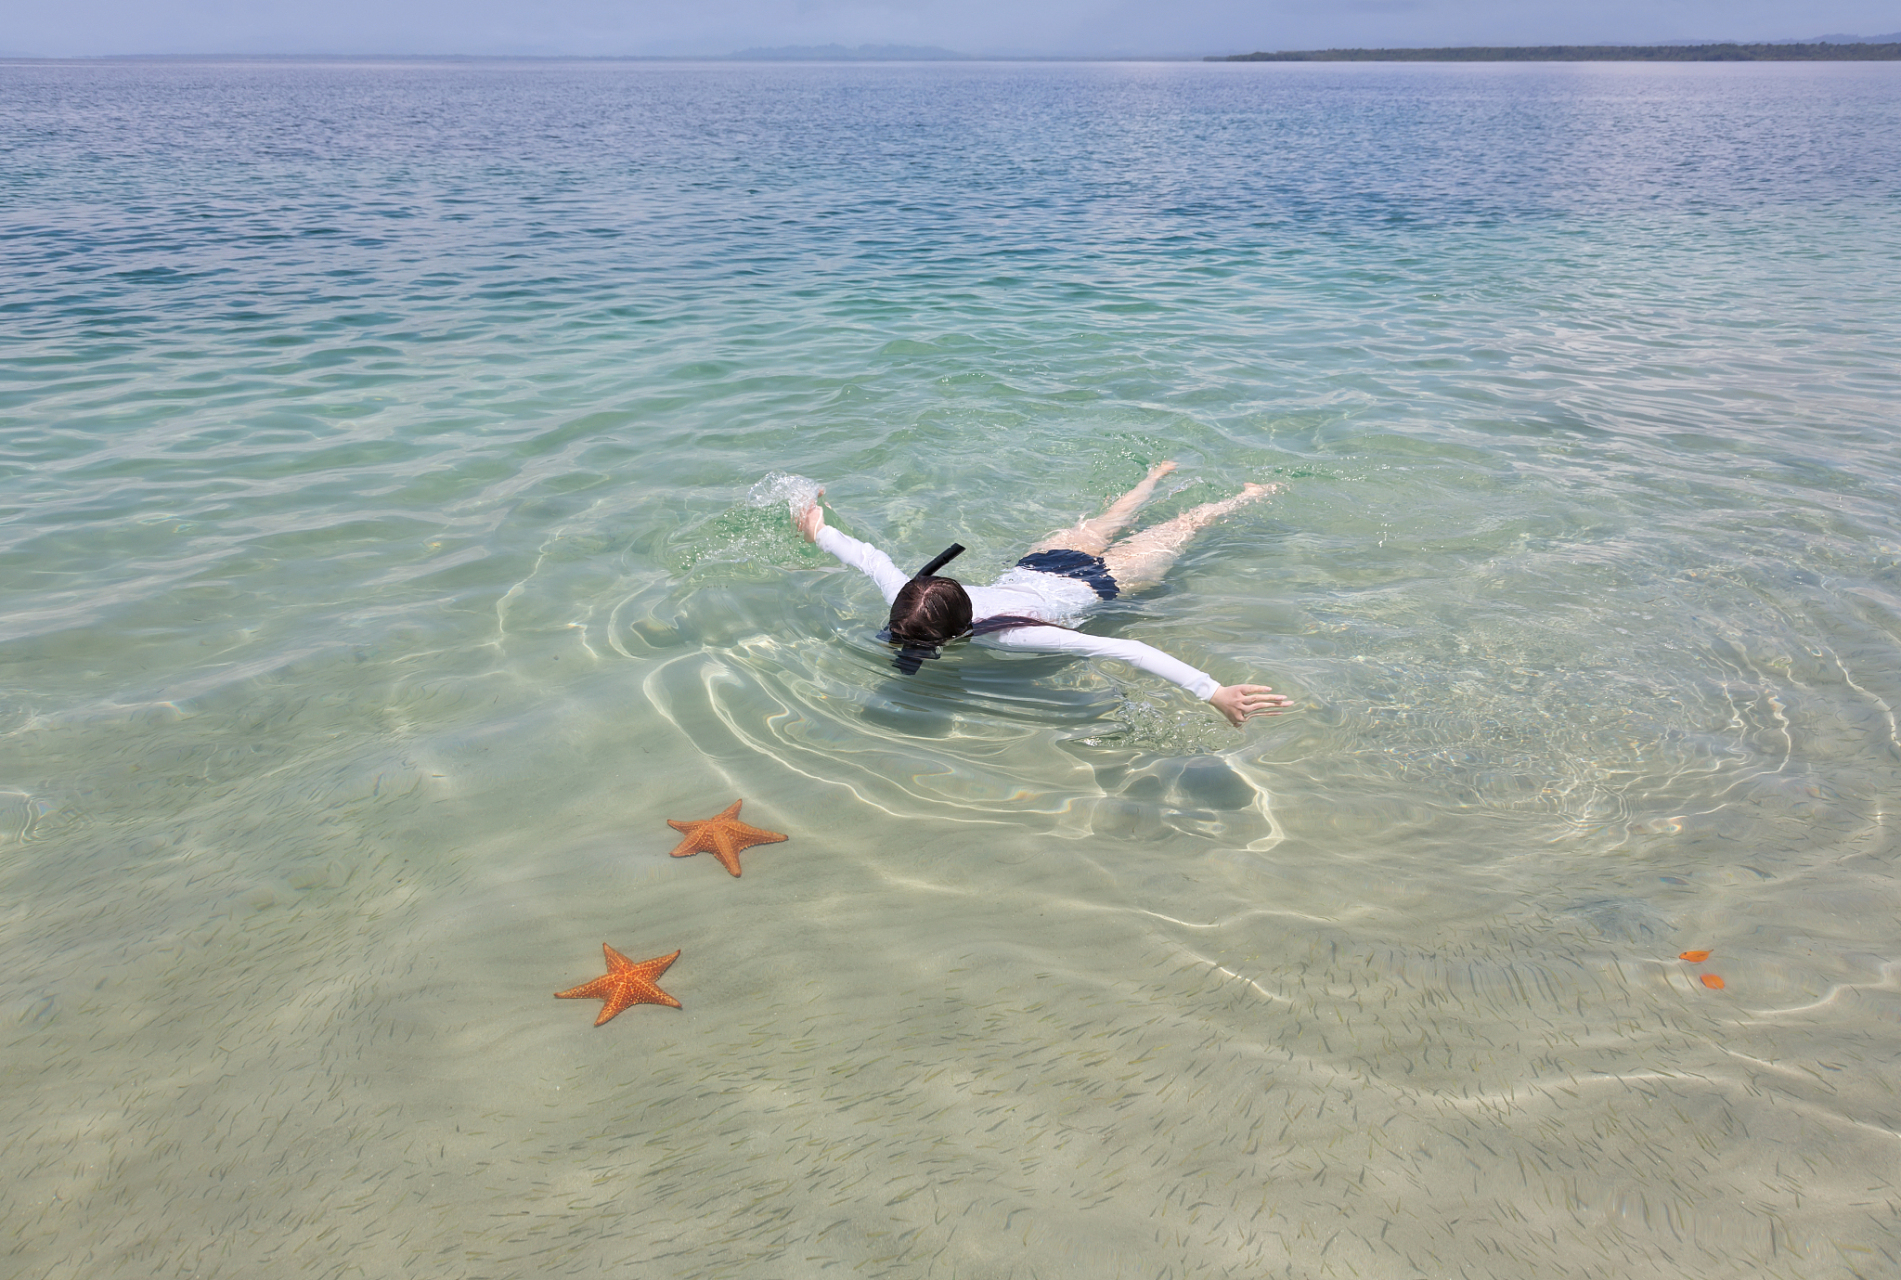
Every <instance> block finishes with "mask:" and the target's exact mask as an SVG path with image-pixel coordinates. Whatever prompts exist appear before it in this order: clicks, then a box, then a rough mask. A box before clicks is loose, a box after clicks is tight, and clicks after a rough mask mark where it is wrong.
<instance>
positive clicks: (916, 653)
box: [878, 542, 964, 676]
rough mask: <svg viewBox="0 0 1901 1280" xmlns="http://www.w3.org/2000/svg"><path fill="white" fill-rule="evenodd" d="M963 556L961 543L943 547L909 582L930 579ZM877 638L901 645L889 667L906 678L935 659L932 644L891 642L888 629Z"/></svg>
mask: <svg viewBox="0 0 1901 1280" xmlns="http://www.w3.org/2000/svg"><path fill="white" fill-rule="evenodd" d="M963 554H964V544H963V543H961V542H953V543H951V544H950V545H949V546H948V547H945V548H944V549H943V550H942V551H940V552H939V553H938V554H937V555H936V556H935V557H934V558H933V559H932V560H931V562H930V563H929V564H927V565H925V566H924V567H923V568H922V569H919V570H918V571H917V572H916V573H914V574H912V575H911V581H913V582H916V581H917V580H918V579H919V578H928V577H930V576H931V575H932V574H934V573H936V572H937V571H938V570H939V569H942V568H943V567H944V566H945V565H947V564H949V563H950V562H951V561H953V560H955V559H956V558H957V557H958V556H961V555H963ZM878 638H879V639H880V640H882V641H884V642H885V643H886V644H896V645H902V647H901V648H900V649H899V650H898V655H897V657H895V658H893V659H891V665H892V666H894V667H896V668H897V669H898V670H899V671H901V672H903V673H904V674H905V675H907V676H914V675H916V674H917V672H918V668H919V667H921V666H923V665H924V660H925V659H926V658H932V659H935V658H936V657H937V656H938V652H937V646H936V645H934V644H905V643H904V642H903V641H900V640H893V639H892V638H891V629H890V628H889V627H887V628H885V629H884V630H883V631H880V632H879V633H878Z"/></svg>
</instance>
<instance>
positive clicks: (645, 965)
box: [554, 942, 680, 1027]
mask: <svg viewBox="0 0 1901 1280" xmlns="http://www.w3.org/2000/svg"><path fill="white" fill-rule="evenodd" d="M601 950H602V951H605V952H606V953H607V972H606V973H605V974H603V975H602V976H601V977H598V978H596V979H594V981H592V982H585V983H582V984H581V985H580V986H578V987H570V988H569V989H568V990H566V991H557V992H555V993H554V998H555V999H557V1000H599V1001H601V1016H600V1017H598V1018H596V1019H594V1025H595V1026H597V1027H598V1026H600V1025H601V1024H602V1023H603V1022H606V1021H607V1020H608V1019H609V1018H611V1017H613V1016H614V1015H615V1014H617V1013H619V1012H620V1011H621V1010H622V1009H625V1008H627V1007H628V1006H629V1005H636V1004H670V1005H672V1006H673V1007H674V1008H676V1009H678V1008H679V1007H680V1002H679V1001H678V1000H675V999H674V998H673V997H672V996H670V995H668V994H667V993H666V992H664V991H662V990H661V989H660V988H659V987H658V986H656V985H655V983H656V982H657V981H658V979H659V977H660V975H661V974H663V973H665V972H666V971H667V966H668V965H670V964H672V963H673V962H674V961H675V960H678V959H679V958H680V953H679V952H678V951H676V952H674V953H673V954H672V955H670V956H656V957H654V958H653V959H652V960H642V961H641V962H640V963H639V964H635V963H634V962H633V961H632V960H629V959H628V958H627V957H626V956H624V955H622V954H621V953H620V952H618V951H616V950H614V948H612V947H610V946H608V945H607V944H606V943H605V942H603V943H602V944H601Z"/></svg>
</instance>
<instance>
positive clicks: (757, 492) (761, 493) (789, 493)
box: [746, 471, 819, 517]
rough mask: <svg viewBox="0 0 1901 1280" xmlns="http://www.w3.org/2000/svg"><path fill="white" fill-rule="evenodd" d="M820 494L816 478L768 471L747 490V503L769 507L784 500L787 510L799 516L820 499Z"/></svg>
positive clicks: (751, 505) (748, 504)
mask: <svg viewBox="0 0 1901 1280" xmlns="http://www.w3.org/2000/svg"><path fill="white" fill-rule="evenodd" d="M818 495H819V482H818V481H816V480H812V479H808V478H807V477H805V476H797V475H789V474H787V473H786V472H784V471H768V472H766V474H765V476H764V478H762V479H761V480H760V481H759V482H758V483H757V484H755V485H754V486H753V487H752V488H751V489H749V490H747V491H746V505H747V506H749V507H769V506H772V505H773V504H774V503H776V502H784V503H785V504H786V510H787V511H789V512H791V514H792V515H793V516H794V517H797V516H798V515H799V513H800V512H802V511H804V510H805V509H806V508H807V507H809V506H811V505H812V504H813V503H814V502H817V501H818Z"/></svg>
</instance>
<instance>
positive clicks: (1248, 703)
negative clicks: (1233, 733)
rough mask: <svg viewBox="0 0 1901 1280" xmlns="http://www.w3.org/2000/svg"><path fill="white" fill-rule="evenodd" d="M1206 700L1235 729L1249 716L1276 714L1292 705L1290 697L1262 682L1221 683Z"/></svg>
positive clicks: (1292, 701)
mask: <svg viewBox="0 0 1901 1280" xmlns="http://www.w3.org/2000/svg"><path fill="white" fill-rule="evenodd" d="M1208 701H1209V702H1211V703H1213V704H1214V708H1215V710H1216V711H1219V712H1220V713H1221V714H1222V715H1224V716H1226V717H1228V723H1229V724H1231V725H1233V726H1235V727H1236V728H1237V729H1238V728H1240V727H1241V722H1242V721H1243V720H1246V719H1247V718H1248V717H1249V716H1271V715H1278V714H1280V713H1281V712H1283V711H1285V710H1287V708H1289V707H1291V706H1293V705H1294V700H1293V699H1292V698H1287V697H1283V696H1282V695H1280V694H1278V693H1275V692H1274V691H1273V690H1272V689H1271V688H1269V687H1268V686H1267V685H1264V684H1229V685H1223V686H1222V687H1221V688H1219V689H1216V690H1215V691H1214V692H1213V693H1212V694H1210V695H1209V696H1208Z"/></svg>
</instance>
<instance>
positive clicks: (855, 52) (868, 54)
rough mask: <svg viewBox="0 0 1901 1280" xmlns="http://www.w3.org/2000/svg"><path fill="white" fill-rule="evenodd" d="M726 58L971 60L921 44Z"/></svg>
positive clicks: (800, 48)
mask: <svg viewBox="0 0 1901 1280" xmlns="http://www.w3.org/2000/svg"><path fill="white" fill-rule="evenodd" d="M726 56H727V57H729V58H743V59H746V60H747V61H753V62H960V61H966V60H968V59H969V57H970V55H969V54H967V53H958V52H957V51H956V50H955V49H940V48H938V47H937V46H936V45H917V44H861V45H859V46H858V47H857V48H856V49H848V48H846V47H845V46H844V45H842V44H789V45H783V46H781V47H779V48H777V49H741V50H740V51H739V52H738V53H729V54H727V55H726Z"/></svg>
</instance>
